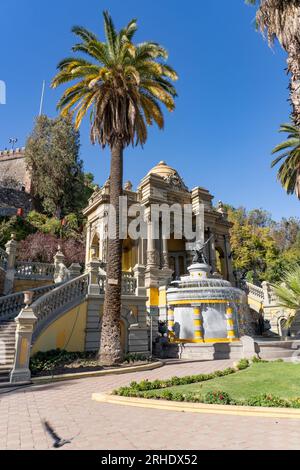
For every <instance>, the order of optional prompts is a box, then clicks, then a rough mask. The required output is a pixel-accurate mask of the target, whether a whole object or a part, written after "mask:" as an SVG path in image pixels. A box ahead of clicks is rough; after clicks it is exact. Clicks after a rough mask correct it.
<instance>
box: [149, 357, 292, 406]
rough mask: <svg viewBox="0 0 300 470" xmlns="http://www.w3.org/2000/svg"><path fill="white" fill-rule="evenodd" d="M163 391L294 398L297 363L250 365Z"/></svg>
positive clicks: (158, 391) (157, 391)
mask: <svg viewBox="0 0 300 470" xmlns="http://www.w3.org/2000/svg"><path fill="white" fill-rule="evenodd" d="M165 390H166V389H165ZM167 390H170V391H174V392H181V393H192V394H197V395H205V394H206V393H207V392H213V391H219V390H221V391H222V392H227V393H228V394H229V395H230V396H231V397H232V398H233V399H236V400H239V399H247V398H250V397H253V396H257V395H261V394H264V393H267V394H272V395H275V396H278V397H280V398H296V397H300V364H290V363H284V362H283V363H272V362H269V363H261V364H259V363H258V364H252V365H251V367H249V368H248V369H246V370H242V371H240V372H237V373H235V374H232V375H228V376H226V377H220V378H215V379H212V380H209V381H207V382H202V383H195V384H190V385H179V386H175V387H169V388H168V389H167ZM162 392H163V390H155V391H154V390H152V391H151V392H149V394H151V395H152V396H153V394H155V396H160V395H161V394H162Z"/></svg>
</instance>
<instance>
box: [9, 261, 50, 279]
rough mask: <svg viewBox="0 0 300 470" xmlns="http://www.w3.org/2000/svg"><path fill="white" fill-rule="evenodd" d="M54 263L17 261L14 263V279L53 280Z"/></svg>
mask: <svg viewBox="0 0 300 470" xmlns="http://www.w3.org/2000/svg"><path fill="white" fill-rule="evenodd" d="M53 276H54V264H49V263H33V262H28V261H17V262H16V265H15V278H16V279H32V280H45V281H46V280H51V281H52V280H53Z"/></svg>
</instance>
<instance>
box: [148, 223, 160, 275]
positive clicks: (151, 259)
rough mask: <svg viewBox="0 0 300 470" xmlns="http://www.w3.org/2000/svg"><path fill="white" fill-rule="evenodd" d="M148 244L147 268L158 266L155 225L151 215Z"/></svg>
mask: <svg viewBox="0 0 300 470" xmlns="http://www.w3.org/2000/svg"><path fill="white" fill-rule="evenodd" d="M147 239H148V244H147V269H151V268H157V267H158V263H157V251H156V248H155V240H154V227H153V222H152V221H151V218H150V216H149V217H148V235H147Z"/></svg>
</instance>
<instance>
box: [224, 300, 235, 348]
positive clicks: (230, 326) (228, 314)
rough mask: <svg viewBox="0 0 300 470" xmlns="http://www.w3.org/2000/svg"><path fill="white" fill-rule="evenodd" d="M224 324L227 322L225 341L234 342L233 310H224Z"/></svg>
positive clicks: (228, 308)
mask: <svg viewBox="0 0 300 470" xmlns="http://www.w3.org/2000/svg"><path fill="white" fill-rule="evenodd" d="M226 322H227V339H229V340H231V341H232V340H234V339H235V338H236V336H235V330H234V319H233V308H232V307H227V309H226Z"/></svg>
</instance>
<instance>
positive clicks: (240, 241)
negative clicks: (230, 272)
mask: <svg viewBox="0 0 300 470" xmlns="http://www.w3.org/2000/svg"><path fill="white" fill-rule="evenodd" d="M254 214H255V217H254ZM266 214H267V213H266V212H265V211H262V210H261V209H255V210H254V211H250V212H249V213H247V211H246V210H245V209H244V208H243V207H241V208H238V209H234V208H233V207H230V206H228V219H229V221H230V222H231V223H232V224H233V226H232V228H231V231H230V240H231V247H232V254H233V267H234V269H235V271H236V272H237V273H239V274H240V275H246V276H247V280H248V281H250V282H254V283H259V282H261V281H263V280H266V278H265V273H266V271H267V269H268V266H269V265H270V264H272V263H273V262H275V260H276V259H277V257H278V254H279V250H278V248H277V246H276V243H275V241H274V239H273V237H272V233H271V228H270V226H271V225H272V221H271V220H269V216H267V215H266ZM266 217H267V218H266ZM266 220H269V222H268V223H267V222H266Z"/></svg>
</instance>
